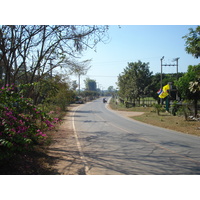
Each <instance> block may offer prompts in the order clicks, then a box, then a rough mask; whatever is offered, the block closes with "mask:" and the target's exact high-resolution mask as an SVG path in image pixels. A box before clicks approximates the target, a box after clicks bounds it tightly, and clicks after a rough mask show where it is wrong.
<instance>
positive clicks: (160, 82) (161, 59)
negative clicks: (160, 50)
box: [160, 56, 164, 89]
mask: <svg viewBox="0 0 200 200" xmlns="http://www.w3.org/2000/svg"><path fill="white" fill-rule="evenodd" d="M163 59H164V56H163V57H162V58H161V59H160V61H161V74H160V88H161V89H162V66H163V64H162V61H163Z"/></svg>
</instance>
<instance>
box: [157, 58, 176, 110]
mask: <svg viewBox="0 0 200 200" xmlns="http://www.w3.org/2000/svg"><path fill="white" fill-rule="evenodd" d="M163 59H164V56H163V57H162V58H161V59H160V60H161V77H160V86H161V89H162V72H163V70H162V67H163V66H175V67H176V73H177V74H176V79H177V80H178V60H179V59H180V58H174V59H173V60H172V62H175V61H176V64H163ZM170 87H171V86H170ZM170 89H172V88H170ZM176 99H178V95H177V93H176ZM161 103H162V100H161ZM166 110H167V111H169V96H167V98H166Z"/></svg>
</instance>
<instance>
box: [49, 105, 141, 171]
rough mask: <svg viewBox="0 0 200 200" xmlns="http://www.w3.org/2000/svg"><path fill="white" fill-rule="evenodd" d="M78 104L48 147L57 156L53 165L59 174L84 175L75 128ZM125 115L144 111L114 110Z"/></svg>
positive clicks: (50, 154) (72, 107) (50, 153)
mask: <svg viewBox="0 0 200 200" xmlns="http://www.w3.org/2000/svg"><path fill="white" fill-rule="evenodd" d="M77 106H81V105H77V104H73V105H71V106H70V107H69V108H68V109H69V112H68V113H67V115H66V116H65V117H64V119H63V123H62V124H61V125H60V127H59V128H58V130H57V131H56V132H54V133H53V135H52V140H53V142H52V144H51V145H50V146H49V148H48V152H47V154H48V155H49V156H50V157H53V158H55V160H56V162H55V163H54V165H53V168H54V170H55V171H57V174H61V175H84V174H85V167H84V163H83V162H82V160H81V156H80V154H79V150H78V147H77V144H76V138H75V134H74V130H73V121H72V120H73V112H74V110H75V109H76V108H77ZM114 112H117V113H118V114H120V115H123V116H125V117H129V116H138V115H141V114H143V112H127V111H114Z"/></svg>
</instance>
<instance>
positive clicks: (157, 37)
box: [72, 25, 200, 89]
mask: <svg viewBox="0 0 200 200" xmlns="http://www.w3.org/2000/svg"><path fill="white" fill-rule="evenodd" d="M120 27H121V28H119V26H117V25H111V26H109V37H110V41H109V42H108V43H107V44H103V43H99V44H98V45H97V51H96V52H95V51H94V50H90V49H88V50H87V51H86V52H84V53H83V56H82V58H81V60H86V59H92V62H91V66H92V67H91V69H90V70H89V71H88V73H87V75H86V76H83V77H81V88H84V83H83V80H85V79H86V78H87V77H88V78H91V79H94V80H96V81H97V82H98V84H99V85H100V87H101V88H103V89H107V88H108V87H109V86H114V87H115V88H116V87H117V85H116V84H115V83H116V82H117V76H118V75H119V74H120V73H121V72H123V69H124V68H125V67H126V66H127V63H128V62H137V61H138V60H141V61H142V62H149V67H150V71H153V73H154V74H155V73H157V72H160V70H161V69H160V68H161V67H160V59H161V57H162V56H164V57H165V58H164V60H163V63H164V64H174V63H173V62H172V60H173V58H177V57H180V59H179V69H178V70H179V72H186V71H187V67H188V65H196V64H198V63H200V59H195V58H194V57H193V56H192V55H190V54H187V53H186V51H185V40H184V39H182V37H183V36H184V35H186V34H188V33H189V30H188V29H189V28H194V29H195V28H196V27H197V26H195V25H122V26H120ZM163 73H176V67H167V66H166V67H163ZM72 79H73V80H76V78H75V77H72Z"/></svg>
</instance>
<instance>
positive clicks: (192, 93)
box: [175, 64, 200, 116]
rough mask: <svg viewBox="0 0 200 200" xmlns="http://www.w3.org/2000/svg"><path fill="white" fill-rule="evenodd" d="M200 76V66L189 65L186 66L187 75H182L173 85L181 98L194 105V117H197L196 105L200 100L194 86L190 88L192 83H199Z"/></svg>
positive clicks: (197, 90) (199, 94)
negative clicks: (190, 101)
mask: <svg viewBox="0 0 200 200" xmlns="http://www.w3.org/2000/svg"><path fill="white" fill-rule="evenodd" d="M199 75H200V64H199V65H194V66H192V65H190V66H188V71H187V73H185V74H184V76H182V77H181V78H179V80H178V81H176V82H175V85H176V86H177V88H178V92H179V94H180V95H181V97H182V98H183V99H185V100H192V101H193V103H194V115H195V116H197V103H198V99H199V98H200V91H199V89H196V90H195V84H194V86H192V83H195V82H199Z"/></svg>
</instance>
